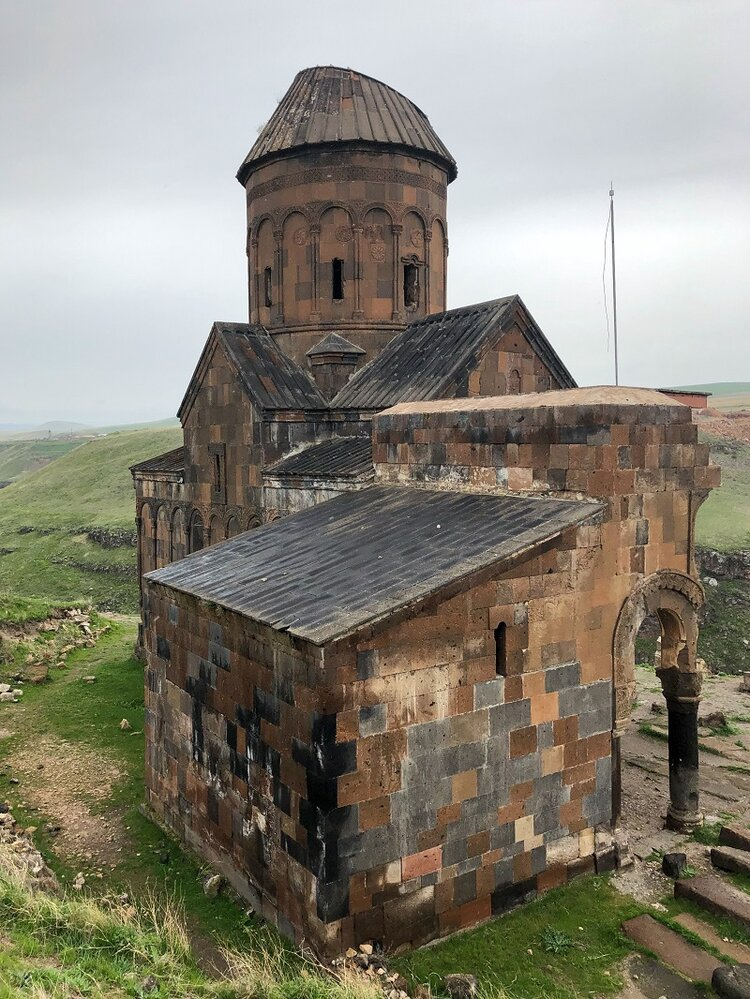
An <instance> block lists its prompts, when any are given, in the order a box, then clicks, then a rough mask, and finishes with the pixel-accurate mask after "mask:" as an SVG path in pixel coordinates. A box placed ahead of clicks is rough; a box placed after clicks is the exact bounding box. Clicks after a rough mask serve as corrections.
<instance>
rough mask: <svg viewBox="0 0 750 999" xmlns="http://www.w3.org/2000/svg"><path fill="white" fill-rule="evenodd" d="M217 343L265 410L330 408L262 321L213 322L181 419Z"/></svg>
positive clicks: (255, 401)
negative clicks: (262, 324) (277, 343)
mask: <svg viewBox="0 0 750 999" xmlns="http://www.w3.org/2000/svg"><path fill="white" fill-rule="evenodd" d="M217 346H221V347H222V348H223V350H224V353H225V354H226V356H227V357H228V359H229V360H230V362H231V363H232V364H233V365H234V367H235V368H236V370H237V374H238V375H239V378H240V382H241V384H242V386H243V387H244V388H245V390H246V391H247V393H248V395H249V396H250V399H251V401H252V402H253V403H254V404H255V405H256V406H257V407H258V408H259V409H266V410H279V409H286V410H289V409H295V410H297V409H327V408H328V402H327V401H326V399H325V397H324V396H323V394H322V393H321V391H320V389H319V388H318V386H317V385H316V384H315V382H314V381H313V379H312V376H311V375H310V374H308V372H307V371H305V370H304V369H303V368H301V367H300V366H299V365H298V364H296V363H295V362H294V361H293V360H292V359H291V358H290V357H288V356H287V355H286V354H285V353H284V352H283V351H282V350H279V348H278V347H277V346H276V344H275V343H274V341H273V337H271V336H270V335H269V333H268V332H267V331H266V329H265V328H264V327H263V326H260V325H251V324H249V323H214V325H213V329H212V330H211V335H210V336H209V338H208V341H207V343H206V346H205V347H204V348H203V353H202V354H201V357H200V360H199V361H198V365H197V367H196V369H195V372H194V374H193V377H192V379H191V380H190V385H189V386H188V390H187V392H186V393H185V398H184V399H183V400H182V403H181V404H180V408H179V410H178V411H177V415H178V416H179V417H180V419H181V420H183V419H184V416H185V415H186V414H187V412H188V411H189V409H190V407H191V406H192V403H193V400H194V398H195V395H196V393H197V391H198V388H199V387H200V384H201V381H202V379H203V375H204V374H205V371H206V368H207V366H208V363H209V362H210V359H211V357H212V356H213V352H214V351H215V349H216V347H217Z"/></svg>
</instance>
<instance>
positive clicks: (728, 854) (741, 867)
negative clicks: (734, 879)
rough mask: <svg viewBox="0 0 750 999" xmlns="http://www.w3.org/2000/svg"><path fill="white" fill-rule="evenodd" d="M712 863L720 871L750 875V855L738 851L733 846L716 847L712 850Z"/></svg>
mask: <svg viewBox="0 0 750 999" xmlns="http://www.w3.org/2000/svg"><path fill="white" fill-rule="evenodd" d="M711 863H712V864H713V865H714V867H718V868H719V870H720V871H729V872H730V873H731V874H746V875H750V853H748V852H747V851H746V850H737V849H735V847H733V846H714V847H712V848H711Z"/></svg>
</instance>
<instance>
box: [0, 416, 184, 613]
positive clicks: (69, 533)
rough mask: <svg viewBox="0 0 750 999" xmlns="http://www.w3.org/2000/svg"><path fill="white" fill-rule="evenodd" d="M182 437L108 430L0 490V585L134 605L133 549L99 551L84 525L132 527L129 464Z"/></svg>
mask: <svg viewBox="0 0 750 999" xmlns="http://www.w3.org/2000/svg"><path fill="white" fill-rule="evenodd" d="M181 442H182V431H181V430H179V429H166V430H136V431H130V432H127V433H117V434H110V435H109V436H107V437H102V438H100V439H98V440H94V441H90V442H88V443H86V444H82V445H80V446H79V447H76V448H75V450H73V451H70V453H68V454H66V455H64V456H63V457H61V458H58V459H57V460H56V461H54V462H53V463H52V464H50V465H48V466H47V467H45V468H42V469H40V470H39V471H38V472H32V473H30V474H28V475H25V476H24V477H23V478H21V479H20V480H19V481H18V482H15V483H13V484H12V485H10V486H7V487H6V488H5V489H2V490H0V591H3V590H6V591H9V592H12V593H14V594H16V595H18V596H23V597H45V598H49V599H52V600H59V601H71V600H81V599H85V600H89V601H91V602H92V603H94V604H95V605H96V606H97V607H100V608H102V609H109V610H120V611H134V610H135V609H136V607H137V599H138V598H137V586H136V575H135V549H134V548H133V547H132V546H126V547H121V548H114V549H104V548H102V547H101V546H100V545H99V544H97V543H95V542H93V541H92V540H91V539H90V537H89V536H88V534H87V529H90V528H96V527H104V528H114V529H119V530H125V531H132V532H135V524H134V516H135V494H134V492H133V483H132V479H131V476H130V472H129V471H128V468H129V466H130V465H132V464H134V463H135V462H137V461H142V460H143V459H144V458H148V457H150V456H151V455H154V454H159V453H161V452H163V451H169V450H170V449H171V448H174V447H178V446H179V445H180V443H181Z"/></svg>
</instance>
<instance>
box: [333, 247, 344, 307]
mask: <svg viewBox="0 0 750 999" xmlns="http://www.w3.org/2000/svg"><path fill="white" fill-rule="evenodd" d="M331 287H332V292H331V298H332V299H333V300H334V302H342V301H343V299H344V261H343V260H339V258H338V257H335V258H334V259H333V260H332V261H331Z"/></svg>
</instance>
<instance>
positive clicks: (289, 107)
mask: <svg viewBox="0 0 750 999" xmlns="http://www.w3.org/2000/svg"><path fill="white" fill-rule="evenodd" d="M342 142H348V143H358V142H374V143H380V144H385V145H396V146H401V147H408V148H411V149H414V150H417V151H419V152H422V153H424V154H426V155H427V156H428V157H430V158H431V159H434V160H438V161H439V162H440V163H442V164H443V166H444V167H445V169H446V170H447V172H448V179H449V181H451V180H454V179H455V177H456V173H457V169H456V162H455V160H454V159H453V157H452V156H451V154H450V153H449V152H448V150H447V148H446V147H445V145H444V144H443V142H442V141H441V140H440V138H439V137H438V135H437V133H436V132H435V130H434V129H433V127H432V126H431V125H430V122H429V119H428V118H427V115H426V114H424V112H423V111H421V110H420V109H419V108H418V107H417V106H416V105H415V104H413V103H412V102H411V101H410V100H409V99H408V98H407V97H404V95H403V94H400V93H399V92H398V91H397V90H393V88H392V87H389V86H387V85H386V84H385V83H381V82H380V81H379V80H375V79H373V78H372V77H369V76H364V75H362V74H361V73H357V72H355V71H354V70H352V69H343V68H341V67H339V66H313V67H311V68H310V69H303V70H301V71H300V72H299V73H297V75H296V77H295V78H294V81H293V82H292V85H291V86H290V88H289V90H287V92H286V94H285V95H284V96H283V97H282V99H281V101H280V102H279V105H278V107H277V108H276V110H275V111H274V113H273V114H272V115H271V118H270V119H269V121H268V122H267V123H266V125H265V126H264V127H263V129H262V130H261V133H260V135H259V136H258V138H257V139H256V141H255V144H254V145H253V148H252V149H251V150H250V152H249V153H248V154H247V157H246V158H245V160H244V162H243V164H242V166H241V167H240V169H239V172H238V174H237V176H238V178H239V179H240V181H242V182H243V183H244V181H245V180H246V178H247V175H248V173H249V172H250V170H251V169H252V168H253V167H254V166H255V165H256V164H257V163H259V162H260V161H263V160H267V159H270V158H273V157H274V156H279V155H282V154H284V153H287V152H289V151H291V150H293V149H297V148H300V147H304V146H316V145H327V144H329V143H342Z"/></svg>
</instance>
